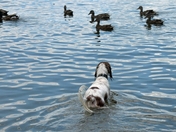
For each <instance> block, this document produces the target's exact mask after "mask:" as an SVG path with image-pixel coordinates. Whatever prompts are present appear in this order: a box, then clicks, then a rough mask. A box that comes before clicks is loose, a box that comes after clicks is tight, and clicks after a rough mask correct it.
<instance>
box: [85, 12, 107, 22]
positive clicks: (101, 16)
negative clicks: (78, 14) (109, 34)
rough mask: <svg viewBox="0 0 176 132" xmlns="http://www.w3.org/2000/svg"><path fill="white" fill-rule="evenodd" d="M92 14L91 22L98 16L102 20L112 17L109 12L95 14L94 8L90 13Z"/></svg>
mask: <svg viewBox="0 0 176 132" xmlns="http://www.w3.org/2000/svg"><path fill="white" fill-rule="evenodd" d="M90 14H91V21H90V22H94V19H96V18H100V19H101V20H108V19H110V15H109V14H108V13H102V14H98V15H95V12H94V10H91V11H90V12H89V14H88V15H90Z"/></svg>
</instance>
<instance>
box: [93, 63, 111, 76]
mask: <svg viewBox="0 0 176 132" xmlns="http://www.w3.org/2000/svg"><path fill="white" fill-rule="evenodd" d="M94 76H95V78H97V77H99V76H104V77H106V78H107V79H108V76H109V77H110V78H111V79H112V78H113V77H112V71H111V65H110V64H109V63H108V62H100V63H99V64H98V65H97V67H96V70H95V75H94Z"/></svg>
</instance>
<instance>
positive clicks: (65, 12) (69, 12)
mask: <svg viewBox="0 0 176 132" xmlns="http://www.w3.org/2000/svg"><path fill="white" fill-rule="evenodd" d="M67 15H68V16H73V11H72V10H67V6H66V5H65V6H64V16H67Z"/></svg>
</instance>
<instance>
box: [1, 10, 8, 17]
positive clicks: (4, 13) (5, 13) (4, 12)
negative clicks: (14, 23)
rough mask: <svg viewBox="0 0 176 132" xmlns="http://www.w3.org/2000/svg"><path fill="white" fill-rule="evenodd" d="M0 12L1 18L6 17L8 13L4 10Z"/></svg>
mask: <svg viewBox="0 0 176 132" xmlns="http://www.w3.org/2000/svg"><path fill="white" fill-rule="evenodd" d="M0 12H1V13H2V15H3V16H7V15H8V12H9V11H6V10H4V9H0Z"/></svg>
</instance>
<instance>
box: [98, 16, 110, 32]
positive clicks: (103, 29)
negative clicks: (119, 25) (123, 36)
mask: <svg viewBox="0 0 176 132" xmlns="http://www.w3.org/2000/svg"><path fill="white" fill-rule="evenodd" d="M100 19H101V18H97V19H96V20H95V21H96V22H97V25H96V29H97V31H99V30H102V31H112V30H113V26H111V25H110V24H109V25H100Z"/></svg>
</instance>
